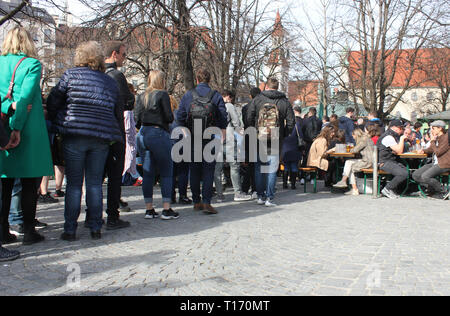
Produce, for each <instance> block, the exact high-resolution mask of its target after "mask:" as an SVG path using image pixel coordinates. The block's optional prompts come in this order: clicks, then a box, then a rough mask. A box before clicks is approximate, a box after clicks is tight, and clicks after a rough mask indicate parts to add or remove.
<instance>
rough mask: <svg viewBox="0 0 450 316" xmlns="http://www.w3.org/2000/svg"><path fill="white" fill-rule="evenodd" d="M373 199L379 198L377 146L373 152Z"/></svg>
mask: <svg viewBox="0 0 450 316" xmlns="http://www.w3.org/2000/svg"><path fill="white" fill-rule="evenodd" d="M372 188H373V190H372V197H373V198H374V199H377V198H378V148H377V147H376V146H375V150H374V151H373V184H372Z"/></svg>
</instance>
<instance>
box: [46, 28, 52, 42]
mask: <svg viewBox="0 0 450 316" xmlns="http://www.w3.org/2000/svg"><path fill="white" fill-rule="evenodd" d="M44 42H46V43H51V42H52V30H50V29H45V30H44Z"/></svg>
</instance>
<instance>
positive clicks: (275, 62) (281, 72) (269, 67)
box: [264, 11, 289, 95]
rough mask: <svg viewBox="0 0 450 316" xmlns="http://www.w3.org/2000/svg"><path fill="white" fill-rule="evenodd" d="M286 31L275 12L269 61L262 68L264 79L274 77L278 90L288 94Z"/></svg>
mask: <svg viewBox="0 0 450 316" xmlns="http://www.w3.org/2000/svg"><path fill="white" fill-rule="evenodd" d="M286 35H287V33H286V31H285V29H284V27H283V24H282V23H281V16H280V12H279V11H277V16H276V19H275V25H274V29H273V32H272V46H271V53H270V56H269V60H268V61H267V63H266V65H265V67H264V75H265V76H266V78H273V77H275V78H276V79H277V80H278V82H279V83H280V88H279V90H280V91H281V92H284V93H286V95H287V94H288V87H289V50H288V49H286V47H285V45H286Z"/></svg>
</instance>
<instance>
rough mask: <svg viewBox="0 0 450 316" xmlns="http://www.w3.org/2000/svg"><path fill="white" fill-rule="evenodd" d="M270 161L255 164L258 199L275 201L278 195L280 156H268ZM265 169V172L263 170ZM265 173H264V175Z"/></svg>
mask: <svg viewBox="0 0 450 316" xmlns="http://www.w3.org/2000/svg"><path fill="white" fill-rule="evenodd" d="M267 158H268V161H267V162H266V163H262V162H261V161H260V160H258V162H257V163H256V164H255V183H256V192H257V193H258V198H260V199H264V198H267V199H269V200H273V199H274V197H275V193H276V185H277V171H278V166H279V157H278V156H268V157H267ZM262 168H264V169H265V170H262ZM263 172H264V173H263Z"/></svg>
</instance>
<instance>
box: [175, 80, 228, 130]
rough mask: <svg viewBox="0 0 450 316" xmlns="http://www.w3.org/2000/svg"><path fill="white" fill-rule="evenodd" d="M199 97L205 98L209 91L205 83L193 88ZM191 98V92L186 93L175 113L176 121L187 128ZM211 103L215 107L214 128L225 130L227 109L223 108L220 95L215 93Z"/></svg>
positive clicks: (223, 104)
mask: <svg viewBox="0 0 450 316" xmlns="http://www.w3.org/2000/svg"><path fill="white" fill-rule="evenodd" d="M195 89H196V90H197V92H198V94H199V95H200V96H206V95H207V94H208V93H209V92H210V91H211V88H210V87H209V85H208V84H206V83H200V84H199V85H198V86H197V87H196V88H195ZM192 100H193V97H192V92H191V91H188V92H186V94H185V95H184V96H183V98H181V101H180V107H179V109H178V113H177V117H176V119H177V121H178V123H179V124H181V126H184V127H187V123H188V122H187V120H188V115H189V112H190V110H191V103H192ZM212 103H213V104H214V105H215V106H216V107H217V109H216V111H215V124H214V126H215V127H218V128H220V129H226V128H227V125H228V113H227V109H226V108H225V102H224V101H223V98H222V96H221V95H220V93H218V92H216V93H215V94H214V96H213V98H212Z"/></svg>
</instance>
